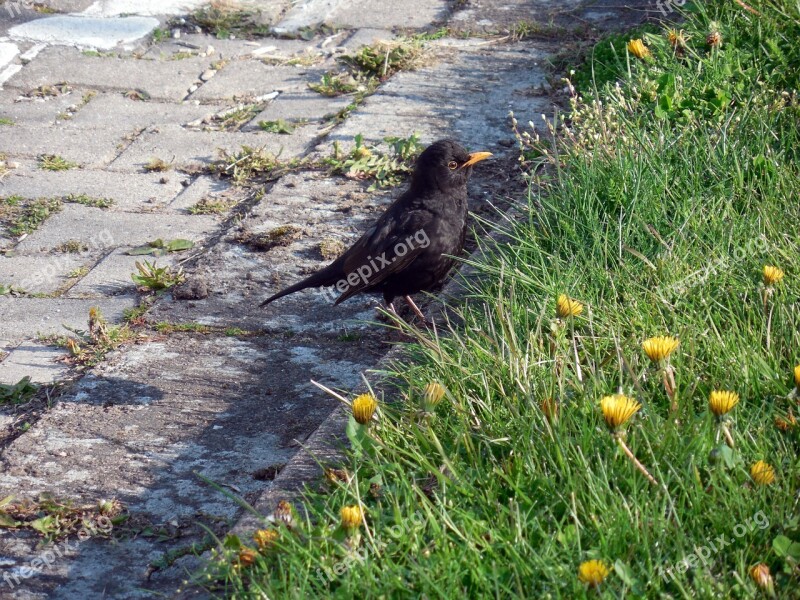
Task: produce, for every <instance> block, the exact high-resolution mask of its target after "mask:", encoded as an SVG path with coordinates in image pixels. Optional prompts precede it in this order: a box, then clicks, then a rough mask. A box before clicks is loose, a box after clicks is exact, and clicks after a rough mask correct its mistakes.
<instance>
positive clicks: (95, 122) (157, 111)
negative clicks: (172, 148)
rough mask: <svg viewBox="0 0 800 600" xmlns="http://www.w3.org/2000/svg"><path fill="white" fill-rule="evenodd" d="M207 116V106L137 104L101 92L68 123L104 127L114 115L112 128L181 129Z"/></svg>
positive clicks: (186, 103) (124, 97)
mask: <svg viewBox="0 0 800 600" xmlns="http://www.w3.org/2000/svg"><path fill="white" fill-rule="evenodd" d="M210 112H214V110H213V109H211V108H210V107H208V106H197V105H195V104H193V103H189V102H183V103H167V102H158V101H149V102H141V101H138V100H132V99H130V98H127V97H126V96H124V95H123V94H121V93H119V92H103V93H100V94H98V95H97V96H95V97H94V98H92V100H91V101H90V102H89V104H87V105H86V106H84V107H83V108H81V110H80V111H78V112H77V113H76V114H75V116H74V117H73V118H72V120H71V121H70V123H71V124H73V125H75V126H76V127H105V126H106V125H107V124H108V117H109V115H114V124H115V125H116V126H120V127H125V128H126V129H130V130H134V129H136V128H141V127H150V126H152V125H164V124H167V123H173V124H176V125H185V124H186V123H190V122H191V121H194V120H195V119H199V118H201V117H203V116H205V115H207V114H209V113H210Z"/></svg>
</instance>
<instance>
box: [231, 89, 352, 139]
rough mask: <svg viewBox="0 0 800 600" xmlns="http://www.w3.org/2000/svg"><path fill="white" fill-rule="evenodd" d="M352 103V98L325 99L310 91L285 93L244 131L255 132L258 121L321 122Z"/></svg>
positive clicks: (349, 96)
mask: <svg viewBox="0 0 800 600" xmlns="http://www.w3.org/2000/svg"><path fill="white" fill-rule="evenodd" d="M352 101H353V96H352V95H348V96H338V97H335V98H327V97H325V96H322V95H320V94H317V93H316V92H312V91H311V90H301V91H296V92H285V93H283V94H281V95H280V96H278V97H277V98H275V100H273V101H272V102H270V103H269V104H268V105H267V106H266V107H265V108H264V110H263V111H261V113H259V115H258V116H257V117H256V118H255V119H253V120H252V121H251V122H250V123H249V124H248V125H247V126H246V127H245V128H244V129H245V130H250V129H253V130H255V129H256V128H258V123H259V122H260V121H277V120H278V119H284V120H286V121H296V120H300V119H306V120H309V121H322V120H323V119H325V117H328V116H330V115H335V114H336V113H338V112H339V111H340V110H342V109H343V108H344V107H346V106H347V105H348V104H350V103H351V102H352Z"/></svg>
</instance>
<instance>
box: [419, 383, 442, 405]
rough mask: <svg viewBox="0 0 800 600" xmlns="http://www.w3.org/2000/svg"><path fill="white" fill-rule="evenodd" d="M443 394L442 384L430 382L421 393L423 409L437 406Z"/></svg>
mask: <svg viewBox="0 0 800 600" xmlns="http://www.w3.org/2000/svg"><path fill="white" fill-rule="evenodd" d="M445 393H446V392H445V389H444V387H443V386H442V384H440V383H437V382H435V381H431V382H430V383H429V384H428V385H426V386H425V390H424V392H423V403H424V404H425V408H426V409H432V408H434V407H435V406H436V405H437V404H439V402H441V401H442V398H444V395H445Z"/></svg>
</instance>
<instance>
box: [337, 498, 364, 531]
mask: <svg viewBox="0 0 800 600" xmlns="http://www.w3.org/2000/svg"><path fill="white" fill-rule="evenodd" d="M339 516H340V517H341V519H342V527H344V528H345V529H351V530H352V529H358V528H359V527H361V522H362V521H363V520H364V511H363V510H362V509H361V507H360V506H359V505H358V504H353V505H352V506H343V507H342V510H341V511H339Z"/></svg>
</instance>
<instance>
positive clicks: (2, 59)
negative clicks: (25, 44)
mask: <svg viewBox="0 0 800 600" xmlns="http://www.w3.org/2000/svg"><path fill="white" fill-rule="evenodd" d="M17 54H19V47H18V46H17V45H16V44H13V43H11V42H0V68H3V67H5V66H6V65H7V64H9V63H10V62H11V61H12V60H14V57H15V56H17Z"/></svg>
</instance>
